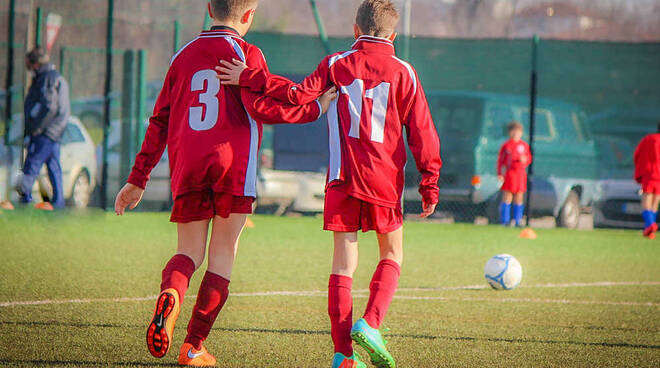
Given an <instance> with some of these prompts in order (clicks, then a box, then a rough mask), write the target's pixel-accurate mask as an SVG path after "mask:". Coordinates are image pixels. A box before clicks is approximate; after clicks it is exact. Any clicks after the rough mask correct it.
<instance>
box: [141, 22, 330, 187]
mask: <svg viewBox="0 0 660 368" xmlns="http://www.w3.org/2000/svg"><path fill="white" fill-rule="evenodd" d="M214 28H217V27H214ZM232 58H236V59H240V60H243V61H244V62H245V63H246V64H247V65H250V66H252V67H255V68H262V69H267V65H266V61H265V60H264V57H263V54H262V53H261V50H260V49H259V48H257V47H256V46H253V45H250V44H248V43H247V42H245V41H244V40H243V39H242V38H241V37H240V36H239V35H238V33H236V32H235V31H234V30H232V29H229V28H226V27H222V29H221V30H212V31H204V32H202V33H201V34H200V35H199V36H198V37H197V38H195V39H194V40H192V41H191V42H190V43H188V44H187V45H186V46H184V47H183V48H182V49H181V50H180V51H179V52H177V53H176V54H175V55H174V57H173V58H172V62H171V65H170V68H169V71H168V72H167V76H166V77H165V82H164V84H163V89H162V91H161V93H160V96H159V97H158V100H157V101H156V105H155V107H154V113H153V116H152V117H151V118H150V120H149V127H148V128H147V132H146V136H145V139H144V143H143V144H142V149H141V150H140V153H138V155H137V157H136V158H135V165H134V166H133V170H132V172H131V174H130V176H129V178H128V182H129V183H132V184H134V185H137V186H138V187H141V188H144V187H145V185H146V183H147V181H148V180H149V174H150V173H151V170H152V169H153V167H154V166H155V165H156V164H157V163H158V161H159V160H160V157H161V156H162V154H163V151H164V149H165V146H166V145H167V146H168V154H169V162H170V174H171V177H172V194H173V196H174V198H176V197H177V196H178V195H180V194H184V193H187V192H192V191H200V190H213V191H215V192H222V193H231V194H232V195H236V196H250V197H256V177H257V152H258V149H259V146H260V144H261V133H262V126H261V124H262V123H268V124H271V123H307V122H311V121H314V120H317V119H318V118H319V116H320V114H321V107H320V105H319V104H318V102H313V101H310V102H311V103H309V104H305V105H301V106H294V105H292V104H286V103H283V102H280V101H277V100H275V99H274V98H269V97H265V96H262V95H258V94H255V93H252V92H250V91H249V90H247V89H241V88H238V87H227V86H222V85H221V84H220V82H219V80H218V79H217V78H216V72H215V70H214V69H213V68H214V67H215V66H216V65H217V64H218V62H219V60H228V61H230V60H232Z"/></svg>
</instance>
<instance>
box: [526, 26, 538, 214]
mask: <svg viewBox="0 0 660 368" xmlns="http://www.w3.org/2000/svg"><path fill="white" fill-rule="evenodd" d="M538 45H539V36H536V35H535V36H534V37H533V38H532V73H531V85H530V90H529V151H530V153H531V155H532V162H530V164H529V166H528V167H527V198H526V201H527V221H526V222H527V224H526V225H527V226H529V221H530V219H531V217H532V190H533V189H534V188H533V186H532V184H533V178H534V125H535V122H536V92H537V91H536V89H537V83H536V82H537V79H536V78H537V66H538V65H537V63H538V57H537V56H538Z"/></svg>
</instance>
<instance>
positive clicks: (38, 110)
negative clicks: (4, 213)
mask: <svg viewBox="0 0 660 368" xmlns="http://www.w3.org/2000/svg"><path fill="white" fill-rule="evenodd" d="M25 64H26V67H27V69H28V70H29V71H30V72H31V73H33V77H32V84H31V85H30V89H29V91H28V94H27V97H26V98H25V105H24V106H25V111H24V113H25V136H26V139H27V140H28V145H27V147H28V150H27V157H26V158H25V163H24V165H23V179H22V181H21V183H20V184H19V187H18V192H19V194H20V196H21V202H22V203H30V202H32V186H33V185H34V181H35V180H36V178H37V176H38V175H39V171H40V170H41V167H42V166H43V164H46V167H47V168H48V177H49V178H50V182H51V185H52V186H53V198H51V203H52V205H53V206H54V207H55V208H63V207H64V194H63V191H62V167H61V166H60V143H59V142H60V139H61V138H62V134H64V130H65V129H66V124H67V121H68V119H69V114H70V105H69V86H68V84H67V82H66V80H64V78H63V77H62V76H61V75H60V73H58V72H57V70H55V66H54V65H53V64H51V63H49V58H48V54H47V53H46V50H45V49H43V48H42V47H36V48H34V49H33V50H32V51H30V52H28V53H27V55H26V57H25Z"/></svg>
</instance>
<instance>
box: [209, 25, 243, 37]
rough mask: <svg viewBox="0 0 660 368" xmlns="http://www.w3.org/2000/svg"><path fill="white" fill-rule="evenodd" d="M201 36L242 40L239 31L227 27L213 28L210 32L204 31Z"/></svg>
mask: <svg viewBox="0 0 660 368" xmlns="http://www.w3.org/2000/svg"><path fill="white" fill-rule="evenodd" d="M200 36H231V37H238V38H242V37H241V35H240V34H238V31H236V30H235V29H233V28H231V27H227V26H213V27H211V29H210V30H208V31H206V30H205V31H202V33H201V34H200Z"/></svg>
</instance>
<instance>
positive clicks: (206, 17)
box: [203, 12, 213, 31]
mask: <svg viewBox="0 0 660 368" xmlns="http://www.w3.org/2000/svg"><path fill="white" fill-rule="evenodd" d="M211 23H213V20H212V19H211V16H210V15H209V12H206V13H205V14H204V28H203V29H204V30H205V31H206V30H209V29H211Z"/></svg>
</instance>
